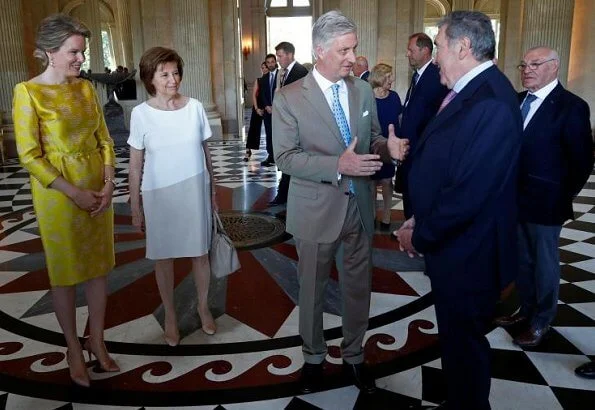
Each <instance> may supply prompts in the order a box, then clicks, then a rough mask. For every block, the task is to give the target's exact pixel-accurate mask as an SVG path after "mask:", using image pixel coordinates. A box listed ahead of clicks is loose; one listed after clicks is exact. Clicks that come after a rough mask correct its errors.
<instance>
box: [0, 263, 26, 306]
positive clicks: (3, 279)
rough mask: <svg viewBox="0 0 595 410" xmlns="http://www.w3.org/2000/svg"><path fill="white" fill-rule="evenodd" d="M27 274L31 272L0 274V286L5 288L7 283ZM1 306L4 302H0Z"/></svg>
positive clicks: (5, 272)
mask: <svg viewBox="0 0 595 410" xmlns="http://www.w3.org/2000/svg"><path fill="white" fill-rule="evenodd" d="M27 273H29V272H17V271H4V272H0V286H4V285H6V284H7V283H10V282H12V281H13V280H15V279H18V278H20V277H21V276H23V275H25V274H27ZM0 306H2V302H0Z"/></svg>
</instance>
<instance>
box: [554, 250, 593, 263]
mask: <svg viewBox="0 0 595 410" xmlns="http://www.w3.org/2000/svg"><path fill="white" fill-rule="evenodd" d="M588 259H592V258H591V257H590V256H586V255H581V254H580V253H574V252H570V251H567V250H565V249H560V262H563V263H574V262H582V261H586V260H588Z"/></svg>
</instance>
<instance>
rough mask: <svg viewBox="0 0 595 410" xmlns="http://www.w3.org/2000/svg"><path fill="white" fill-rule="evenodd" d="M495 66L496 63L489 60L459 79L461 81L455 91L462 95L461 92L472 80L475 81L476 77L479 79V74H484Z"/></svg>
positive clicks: (456, 85)
mask: <svg viewBox="0 0 595 410" xmlns="http://www.w3.org/2000/svg"><path fill="white" fill-rule="evenodd" d="M493 65H494V63H493V62H492V60H488V61H484V62H483V63H481V64H480V65H478V66H477V67H475V68H473V69H472V70H470V71H468V72H467V74H465V75H464V76H462V77H461V78H459V81H457V82H456V83H455V85H454V87H452V89H453V91H454V92H456V93H460V92H461V90H462V89H463V88H465V86H466V85H467V84H469V83H470V82H471V80H473V79H474V78H475V77H477V76H478V75H479V74H481V73H483V72H484V71H485V70H487V69H488V68H490V67H491V66H493Z"/></svg>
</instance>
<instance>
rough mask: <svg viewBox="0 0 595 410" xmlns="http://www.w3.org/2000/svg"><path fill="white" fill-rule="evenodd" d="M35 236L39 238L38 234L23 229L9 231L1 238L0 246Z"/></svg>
mask: <svg viewBox="0 0 595 410" xmlns="http://www.w3.org/2000/svg"><path fill="white" fill-rule="evenodd" d="M37 238H39V236H38V235H33V234H31V233H29V232H24V231H16V232H13V233H11V234H10V235H8V236H7V237H5V238H3V239H2V240H1V241H0V246H6V245H11V244H14V243H19V242H25V241H29V240H31V239H37Z"/></svg>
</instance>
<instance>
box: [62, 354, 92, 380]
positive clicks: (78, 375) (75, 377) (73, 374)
mask: <svg viewBox="0 0 595 410" xmlns="http://www.w3.org/2000/svg"><path fill="white" fill-rule="evenodd" d="M80 359H81V362H82V363H83V368H84V369H85V371H84V373H80V372H79V373H76V372H74V371H73V370H74V369H73V368H72V365H71V363H72V361H71V360H70V350H67V351H66V363H68V371H69V373H70V380H72V382H73V383H74V384H76V385H77V386H81V387H89V386H91V379H90V378H89V373H87V367H86V366H84V363H85V358H84V357H83V355H82V352H81V357H80Z"/></svg>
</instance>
